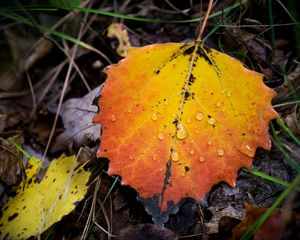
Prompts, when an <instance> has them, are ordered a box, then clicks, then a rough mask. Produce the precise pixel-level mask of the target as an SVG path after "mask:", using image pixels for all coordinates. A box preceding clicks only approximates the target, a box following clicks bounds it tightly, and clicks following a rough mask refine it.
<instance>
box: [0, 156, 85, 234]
mask: <svg viewBox="0 0 300 240" xmlns="http://www.w3.org/2000/svg"><path fill="white" fill-rule="evenodd" d="M40 163H41V161H40V160H39V159H36V158H30V159H29V161H28V166H27V169H26V174H27V180H26V183H25V186H24V185H23V184H22V183H21V184H20V186H19V189H18V190H17V193H16V195H15V196H14V197H12V198H11V199H9V201H8V202H7V204H6V205H5V206H4V207H3V216H2V218H1V221H0V231H1V235H0V238H1V239H3V238H4V237H5V236H6V235H8V236H9V239H27V238H29V237H30V236H33V235H36V236H38V235H40V234H41V233H42V232H43V231H45V230H46V229H48V228H49V227H50V226H51V225H52V224H54V223H55V222H58V221H59V220H60V219H61V218H62V217H63V216H64V215H67V214H68V213H70V212H71V211H72V210H73V209H74V208H75V204H76V202H78V201H80V200H81V199H83V197H84V195H85V193H86V191H87V186H86V184H87V182H88V179H89V176H90V173H89V172H86V171H84V170H83V169H82V168H81V167H78V165H79V163H78V162H77V161H76V158H75V156H70V157H66V156H64V155H62V156H61V157H60V158H58V159H54V160H53V161H52V162H51V164H50V166H49V168H48V170H47V173H46V175H45V176H44V178H43V180H42V181H41V182H40V183H39V182H38V181H37V180H36V177H35V175H36V172H37V170H38V168H39V165H40ZM77 167H78V168H77Z"/></svg>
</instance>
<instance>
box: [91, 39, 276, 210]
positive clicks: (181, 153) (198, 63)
mask: <svg viewBox="0 0 300 240" xmlns="http://www.w3.org/2000/svg"><path fill="white" fill-rule="evenodd" d="M106 72H107V81H106V84H105V86H104V87H103V90H102V96H101V98H100V100H99V107H100V113H99V114H98V115H97V116H96V117H95V118H94V121H95V122H99V123H101V124H102V127H103V130H102V131H103V132H102V137H101V145H100V148H99V151H98V156H99V157H106V158H108V159H109V160H110V164H109V170H108V173H109V174H110V175H113V174H116V175H120V176H121V177H122V183H123V184H126V185H130V186H132V187H133V188H135V189H136V190H137V192H138V193H139V195H140V197H141V198H142V199H146V200H147V199H157V205H158V207H159V208H160V210H161V212H167V211H168V210H169V209H170V208H172V206H175V205H177V204H178V203H179V202H180V200H181V199H182V198H186V197H190V198H193V199H195V200H197V201H200V200H202V199H203V198H204V196H205V195H206V194H207V193H208V192H209V191H210V189H211V187H212V186H213V185H214V184H217V183H219V182H221V181H225V182H227V183H228V184H230V185H231V186H235V182H236V177H237V171H238V170H239V169H240V168H241V167H247V168H250V167H251V164H252V158H253V156H254V154H255V151H256V148H257V147H262V148H264V149H267V150H269V149H270V147H271V142H270V139H269V135H268V123H269V120H270V119H274V118H277V113H276V112H275V111H274V110H273V108H272V106H271V99H272V98H273V97H274V96H275V93H274V91H273V90H271V89H269V88H268V87H266V86H265V85H264V83H263V75H262V74H260V73H257V72H254V71H251V70H248V69H246V68H245V67H243V65H242V63H240V62H239V61H237V60H235V59H234V58H232V57H230V56H227V55H225V54H223V53H221V52H218V51H216V50H214V49H210V48H208V47H205V46H204V45H203V44H202V42H200V41H195V42H191V43H165V44H154V45H150V46H145V47H142V48H136V49H133V48H132V49H129V51H128V57H127V58H125V59H123V60H122V61H120V62H119V63H118V64H117V65H112V66H109V67H108V68H107V70H106Z"/></svg>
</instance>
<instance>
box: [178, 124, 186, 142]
mask: <svg viewBox="0 0 300 240" xmlns="http://www.w3.org/2000/svg"><path fill="white" fill-rule="evenodd" d="M176 136H177V138H179V139H185V138H186V137H187V131H186V130H185V128H184V126H183V125H182V124H181V123H179V124H178V125H177V132H176Z"/></svg>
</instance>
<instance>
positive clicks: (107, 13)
mask: <svg viewBox="0 0 300 240" xmlns="http://www.w3.org/2000/svg"><path fill="white" fill-rule="evenodd" d="M247 1H248V0H242V1H236V2H235V3H234V4H232V5H231V6H228V7H226V8H225V9H224V10H222V11H217V12H214V13H212V14H210V16H209V18H214V17H217V16H220V15H222V14H225V13H227V12H231V11H232V10H233V9H235V8H237V7H239V6H240V5H241V4H244V3H246V2H247ZM22 7H23V9H20V8H17V7H15V6H13V7H8V8H7V9H10V10H13V11H20V10H22V11H23V10H27V11H41V10H45V11H57V10H67V11H79V12H88V13H96V14H100V15H104V16H109V17H116V18H120V19H126V20H132V21H140V22H159V23H195V22H199V21H200V20H201V19H203V18H202V17H197V18H193V19H187V20H162V19H149V18H143V17H135V16H131V15H126V14H121V13H116V12H110V11H106V10H101V9H92V8H81V7H76V8H74V7H73V8H68V7H65V8H53V7H51V6H49V5H24V6H22Z"/></svg>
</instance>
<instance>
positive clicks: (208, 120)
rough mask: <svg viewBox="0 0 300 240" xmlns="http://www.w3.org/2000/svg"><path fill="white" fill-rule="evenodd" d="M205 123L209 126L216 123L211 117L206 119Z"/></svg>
mask: <svg viewBox="0 0 300 240" xmlns="http://www.w3.org/2000/svg"><path fill="white" fill-rule="evenodd" d="M207 123H208V124H209V125H214V124H215V123H216V119H214V118H213V117H208V118H207Z"/></svg>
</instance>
